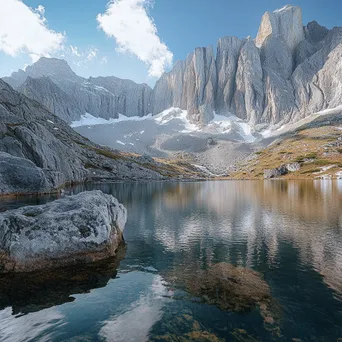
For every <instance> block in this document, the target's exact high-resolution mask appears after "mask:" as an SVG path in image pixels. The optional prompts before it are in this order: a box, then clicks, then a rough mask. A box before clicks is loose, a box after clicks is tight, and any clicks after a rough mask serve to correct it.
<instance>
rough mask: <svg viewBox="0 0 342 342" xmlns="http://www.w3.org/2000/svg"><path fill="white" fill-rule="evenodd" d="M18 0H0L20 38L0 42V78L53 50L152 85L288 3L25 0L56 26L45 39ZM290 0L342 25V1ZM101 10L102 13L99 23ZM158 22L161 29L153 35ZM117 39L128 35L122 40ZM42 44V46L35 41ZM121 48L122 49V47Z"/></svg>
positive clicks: (307, 16) (91, 71) (98, 70)
mask: <svg viewBox="0 0 342 342" xmlns="http://www.w3.org/2000/svg"><path fill="white" fill-rule="evenodd" d="M19 1H20V0H0V2H4V4H2V7H3V6H5V7H6V6H7V5H9V7H8V9H7V13H6V10H5V11H2V12H3V16H5V15H6V16H7V17H9V16H10V15H11V20H10V21H8V23H7V24H6V23H3V24H1V22H3V19H4V18H1V13H0V37H1V36H3V35H4V34H5V35H6V36H7V37H9V36H10V37H13V38H11V39H12V40H15V41H16V42H15V43H13V44H14V45H13V46H12V45H11V44H12V42H11V41H10V38H8V40H9V41H8V42H7V45H6V46H5V47H3V48H1V39H0V76H5V75H9V74H10V73H11V72H12V71H14V70H17V69H19V68H23V67H24V65H27V64H31V63H32V61H33V60H35V59H37V58H38V57H39V56H41V55H50V56H56V57H64V58H65V59H67V60H68V62H69V64H70V66H71V67H72V68H73V69H74V70H75V72H76V73H78V74H79V75H81V76H85V77H89V76H99V75H115V76H118V77H121V78H129V79H132V80H134V81H136V82H139V83H141V82H147V83H149V84H150V85H153V84H154V82H155V81H156V79H157V77H158V75H159V74H160V73H161V71H162V70H169V69H170V66H171V65H172V63H175V62H176V61H177V60H179V59H184V58H186V55H187V54H188V53H190V52H191V51H192V50H193V49H194V48H195V47H197V46H207V45H213V46H214V47H216V42H217V39H218V38H220V37H223V36H226V35H234V36H238V37H241V38H242V37H246V36H248V35H251V36H253V37H255V35H256V33H257V30H258V26H259V24H260V20H261V17H262V15H263V13H264V12H265V11H272V10H275V9H277V8H281V7H283V6H284V5H286V4H288V2H287V1H281V0H257V1H255V0H238V1H237V0H210V1H209V0H154V2H153V4H151V2H152V1H151V0H120V1H121V3H122V4H123V3H124V2H130V3H131V5H132V4H133V3H136V4H135V5H136V6H135V7H134V14H133V13H132V16H131V15H130V14H128V13H130V12H129V11H127V8H125V7H124V6H123V5H122V4H121V5H120V6H119V5H115V6H114V5H113V7H112V12H111V13H109V12H106V8H107V4H108V1H107V0H91V1H84V0H58V1H56V0H23V3H24V5H26V6H27V7H29V8H31V10H34V9H37V8H39V11H36V12H35V16H38V15H39V16H40V20H42V21H44V26H45V27H46V30H47V31H48V30H53V33H51V32H41V34H42V37H41V38H40V35H39V34H40V33H39V34H37V32H38V31H36V30H34V29H33V28H32V30H33V31H32V32H33V33H32V35H31V36H30V35H29V34H28V36H27V37H26V33H27V31H28V30H29V29H30V27H31V26H30V25H31V24H32V27H33V26H34V25H35V23H34V22H33V21H34V20H35V17H30V21H27V22H26V17H25V16H26V15H28V16H29V13H28V12H27V11H26V10H25V9H24V8H22V7H19V6H17V5H18V4H17V3H18V2H19ZM116 2H119V0H116ZM11 3H12V5H13V6H12V7H11V6H10V5H11ZM292 4H293V5H298V6H301V7H302V10H303V23H304V24H307V23H308V22H309V21H311V20H316V21H318V22H319V23H320V24H321V25H324V26H327V27H328V28H331V27H333V26H342V18H341V13H342V1H341V0H325V1H322V0H297V1H296V2H295V3H292ZM38 6H43V7H44V8H43V7H38ZM144 11H146V12H145V14H146V13H147V17H145V16H144ZM17 12H20V13H19V14H18V16H17V17H16V14H17ZM98 14H102V17H101V19H98V20H97V15H98ZM135 15H136V17H135ZM131 17H132V18H131ZM117 18H121V19H122V18H123V19H122V21H123V23H122V25H117V24H116V23H117V22H118V20H116V19H117ZM134 18H135V19H134ZM148 18H150V19H148ZM5 19H6V18H5ZM31 19H32V20H31ZM16 20H17V22H16ZM148 20H150V21H148ZM135 21H139V23H140V24H139V25H140V26H139V31H138V32H137V33H139V37H135V31H134V29H135V28H136V26H134V25H136V22H135ZM23 22H25V23H26V24H25V27H24V25H23V24H22V23H23ZM132 22H133V23H132ZM151 23H152V24H151ZM153 23H154V26H153ZM99 25H100V26H101V27H100V28H99ZM127 25H128V26H129V27H131V31H130V32H129V33H128V34H127V33H126V32H123V30H124V29H123V28H125V27H126V26H127ZM130 25H133V26H130ZM151 25H152V26H151ZM140 27H141V29H140ZM153 27H155V29H156V30H157V32H154V33H153V32H152V33H151V30H152V31H153ZM20 29H22V30H25V31H20ZM11 30H12V31H13V30H14V31H15V32H14V33H13V35H12V31H11ZM144 30H146V33H143V32H142V31H144ZM2 31H4V32H2ZM17 31H18V32H17ZM39 32H40V31H39ZM140 34H141V35H140ZM23 36H25V37H24V38H23ZM25 39H27V40H30V39H31V41H29V42H28V43H27V42H26V41H25ZM49 39H51V40H52V41H50V40H49ZM117 39H121V40H122V41H121V45H120V43H118V40H117ZM18 40H19V41H20V44H19V43H17V41H18ZM37 41H38V43H39V42H41V44H42V45H44V46H37V44H36V43H37ZM56 46H57V48H56ZM70 46H72V48H73V52H72V50H71V47H70ZM119 46H121V50H124V51H121V52H119V51H117V48H118V47H119ZM172 55H173V59H172V63H171V57H172ZM139 58H140V60H139Z"/></svg>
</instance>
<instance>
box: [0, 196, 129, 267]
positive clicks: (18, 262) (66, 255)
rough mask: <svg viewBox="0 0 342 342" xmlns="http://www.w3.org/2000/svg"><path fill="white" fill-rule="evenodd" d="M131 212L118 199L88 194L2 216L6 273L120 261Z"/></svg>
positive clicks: (1, 261)
mask: <svg viewBox="0 0 342 342" xmlns="http://www.w3.org/2000/svg"><path fill="white" fill-rule="evenodd" d="M126 220H127V212H126V209H125V208H124V206H123V205H122V204H120V203H119V202H118V201H117V200H116V199H115V198H114V197H113V196H111V195H105V194H103V193H102V192H101V191H92V192H83V193H80V194H78V195H75V196H70V197H65V198H63V199H59V200H56V201H54V202H51V203H48V204H45V205H40V206H33V207H23V208H19V209H16V210H11V211H7V212H5V213H4V214H1V216H0V227H1V230H0V241H1V244H0V270H1V271H2V272H5V273H6V272H29V271H33V270H38V269H44V268H54V267H59V266H65V265H73V264H81V263H87V262H88V263H89V262H93V261H97V260H101V259H106V258H109V257H112V256H114V255H115V253H116V250H117V248H118V246H119V244H120V243H121V242H122V232H123V229H124V227H125V224H126Z"/></svg>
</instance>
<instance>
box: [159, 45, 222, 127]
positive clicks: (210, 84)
mask: <svg viewBox="0 0 342 342" xmlns="http://www.w3.org/2000/svg"><path fill="white" fill-rule="evenodd" d="M216 84H217V73H216V64H215V56H214V51H213V48H212V47H211V46H210V47H207V48H197V49H196V50H195V51H194V52H193V53H191V54H190V55H189V56H188V57H187V59H186V61H185V62H177V63H176V65H175V67H174V68H173V69H172V70H171V71H170V72H169V73H166V74H164V75H163V76H162V77H161V78H160V80H159V81H158V82H157V83H156V86H155V88H154V111H153V112H154V113H155V114H156V113H159V112H161V111H163V110H164V109H167V108H170V107H180V108H182V109H185V110H187V111H188V118H189V120H190V121H191V122H193V123H198V124H206V123H208V122H209V121H210V120H211V119H212V118H213V110H214V108H215V92H216Z"/></svg>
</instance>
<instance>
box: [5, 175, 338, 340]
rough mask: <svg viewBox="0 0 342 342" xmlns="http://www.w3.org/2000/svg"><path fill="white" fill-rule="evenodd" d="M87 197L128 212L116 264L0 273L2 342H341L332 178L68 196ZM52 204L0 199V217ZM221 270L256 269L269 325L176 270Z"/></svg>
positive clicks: (139, 187)
mask: <svg viewBox="0 0 342 342" xmlns="http://www.w3.org/2000/svg"><path fill="white" fill-rule="evenodd" d="M90 189H101V190H103V191H104V192H107V193H111V194H113V195H114V196H115V197H117V198H118V199H119V200H120V201H121V202H122V203H123V204H124V205H125V206H126V207H127V209H128V222H127V225H126V229H125V232H124V236H125V240H126V243H127V246H126V250H122V251H121V252H120V255H121V258H122V260H121V262H120V260H115V261H113V260H111V261H108V262H105V263H101V264H99V265H94V266H93V267H87V268H79V269H78V270H75V269H70V270H63V271H58V277H57V278H56V274H54V272H51V273H50V274H48V273H45V274H36V275H34V276H33V277H31V278H30V277H28V278H27V279H26V278H25V277H12V278H8V277H0V287H1V288H0V340H1V341H25V342H26V341H187V340H191V339H192V340H197V341H337V340H338V339H339V338H342V182H341V181H335V182H332V181H269V182H258V181H226V182H203V183H119V184H99V185H89V186H87V187H85V186H83V187H78V188H75V189H73V190H72V192H79V191H83V190H90ZM51 199H52V198H51V197H49V196H47V197H42V198H38V199H37V198H35V197H31V198H20V199H17V200H16V201H13V200H2V201H1V202H0V211H3V210H6V209H9V208H15V207H18V206H21V205H25V204H27V203H29V204H39V203H44V202H46V201H49V200H51ZM119 262H120V264H119ZM219 262H226V263H230V264H233V265H239V266H243V267H246V268H250V269H253V270H255V271H257V272H259V273H260V275H261V277H262V278H263V280H264V281H265V282H266V283H267V284H268V285H269V288H270V292H271V297H272V303H273V304H272V305H273V308H272V310H271V311H270V312H269V313H268V314H267V315H268V316H271V317H272V322H271V324H270V321H267V322H265V320H264V318H265V317H263V315H262V312H261V311H262V310H260V305H259V304H260V303H259V304H258V305H255V307H253V308H251V309H250V310H245V311H244V312H234V311H224V310H220V309H219V308H218V307H216V306H215V305H209V304H206V303H204V302H203V300H202V299H201V298H197V297H195V296H194V295H193V294H192V293H190V292H188V290H187V288H186V286H185V285H184V281H183V279H184V276H185V277H186V276H187V271H186V270H191V272H196V271H198V270H200V269H210V267H211V266H212V265H214V264H216V263H219ZM118 264H119V265H118ZM56 272H57V271H56ZM32 279H34V280H32ZM51 279H52V280H51Z"/></svg>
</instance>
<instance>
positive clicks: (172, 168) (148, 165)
mask: <svg viewBox="0 0 342 342" xmlns="http://www.w3.org/2000/svg"><path fill="white" fill-rule="evenodd" d="M89 149H91V150H93V151H95V152H96V153H97V154H99V155H101V156H104V157H106V158H110V159H113V160H118V161H119V160H122V161H126V162H131V163H135V164H137V165H139V166H141V167H143V168H145V169H150V170H153V171H155V172H158V173H159V174H161V175H162V176H165V177H170V178H174V177H181V178H184V179H187V178H189V179H190V178H203V174H202V173H201V172H200V171H199V170H198V169H197V168H195V167H194V166H193V165H191V164H190V163H188V162H186V161H184V160H182V159H161V158H151V159H150V160H144V158H141V159H140V157H142V156H141V155H139V154H136V153H129V152H121V151H116V150H111V149H109V148H98V147H93V146H91V147H89ZM85 167H86V168H91V167H94V168H96V166H95V165H92V164H86V165H85ZM108 171H110V170H108Z"/></svg>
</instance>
